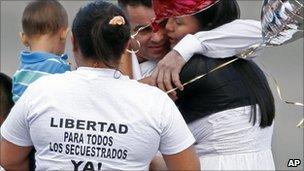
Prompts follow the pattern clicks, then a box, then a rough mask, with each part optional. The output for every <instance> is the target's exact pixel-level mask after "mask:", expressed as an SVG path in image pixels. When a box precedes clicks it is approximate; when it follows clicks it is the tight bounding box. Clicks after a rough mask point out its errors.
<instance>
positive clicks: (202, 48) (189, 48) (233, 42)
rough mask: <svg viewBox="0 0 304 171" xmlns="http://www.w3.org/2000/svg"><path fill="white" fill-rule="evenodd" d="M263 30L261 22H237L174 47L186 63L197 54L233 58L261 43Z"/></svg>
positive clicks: (200, 33) (185, 39)
mask: <svg viewBox="0 0 304 171" xmlns="http://www.w3.org/2000/svg"><path fill="white" fill-rule="evenodd" d="M261 30H262V29H261V25H260V22H259V21H255V20H235V21H233V22H231V23H227V24H225V25H223V26H220V27H218V28H216V29H213V30H210V31H201V32H198V33H196V34H195V35H187V36H186V37H185V38H184V39H183V40H181V41H180V42H179V43H178V44H177V45H176V46H175V47H174V50H176V51H177V52H178V53H180V54H181V56H183V58H184V59H185V60H186V61H188V60H189V59H190V58H191V57H192V55H193V54H195V53H199V54H202V55H205V56H208V57H212V58H226V57H231V56H234V55H238V54H239V53H241V52H242V51H244V50H246V49H247V48H248V47H250V46H252V45H254V44H259V43H261V42H262V32H261ZM189 42H191V43H189ZM256 55H257V54H254V56H256Z"/></svg>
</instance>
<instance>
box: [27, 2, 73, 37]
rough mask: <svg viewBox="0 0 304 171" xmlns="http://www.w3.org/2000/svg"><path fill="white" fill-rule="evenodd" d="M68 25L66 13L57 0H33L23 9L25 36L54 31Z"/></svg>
mask: <svg viewBox="0 0 304 171" xmlns="http://www.w3.org/2000/svg"><path fill="white" fill-rule="evenodd" d="M62 27H68V14H67V12H66V10H65V9H64V7H63V6H62V5H61V4H60V3H59V2H58V1H57V0H34V1H31V2H30V3H29V4H28V5H27V6H26V7H25V9H24V12H23V15H22V28H23V31H24V33H25V34H26V35H27V36H34V35H43V34H48V33H51V34H52V33H56V32H57V31H59V29H60V28H62Z"/></svg>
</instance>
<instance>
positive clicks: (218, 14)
mask: <svg viewBox="0 0 304 171" xmlns="http://www.w3.org/2000/svg"><path fill="white" fill-rule="evenodd" d="M194 17H195V18H196V19H197V20H198V22H199V24H200V30H202V31H207V30H211V29H214V28H217V27H219V26H221V25H224V24H226V23H229V22H231V21H233V20H235V19H238V18H240V10H239V6H238V3H237V1H236V0H219V1H218V2H217V3H216V4H214V5H213V6H211V7H210V8H208V9H206V10H204V11H202V12H199V13H197V14H195V15H194Z"/></svg>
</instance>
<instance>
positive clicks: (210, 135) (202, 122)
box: [188, 106, 275, 170]
mask: <svg viewBox="0 0 304 171" xmlns="http://www.w3.org/2000/svg"><path fill="white" fill-rule="evenodd" d="M250 109H251V107H250V106H247V107H240V108H235V109H231V110H226V111H223V112H219V113H215V114H212V115H210V116H207V117H204V118H202V119H199V120H196V121H194V122H192V123H190V124H188V127H189V128H190V130H191V132H192V134H193V135H194V137H195V139H196V144H195V147H196V149H197V153H198V156H199V157H200V162H201V169H202V170H274V169H275V167H274V162H273V156H272V152H271V138H272V133H273V126H270V127H266V128H264V129H262V128H260V127H259V123H260V117H258V119H257V123H256V124H255V125H254V126H253V124H252V122H249V120H250V114H251V110H250ZM258 116H259V115H258Z"/></svg>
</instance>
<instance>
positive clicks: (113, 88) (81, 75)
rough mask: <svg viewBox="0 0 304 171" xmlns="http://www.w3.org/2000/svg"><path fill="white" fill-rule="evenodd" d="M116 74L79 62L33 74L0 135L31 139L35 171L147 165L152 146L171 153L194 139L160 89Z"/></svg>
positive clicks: (25, 143)
mask: <svg viewBox="0 0 304 171" xmlns="http://www.w3.org/2000/svg"><path fill="white" fill-rule="evenodd" d="M114 75H116V76H117V75H119V73H118V72H116V71H114V70H110V69H94V68H83V67H80V68H78V69H77V70H76V71H72V72H66V73H65V74H56V75H53V76H46V77H44V78H41V79H39V80H38V81H36V82H35V83H33V84H31V85H30V86H29V88H28V90H27V91H26V92H25V93H24V95H23V96H22V97H21V98H20V99H19V101H18V102H17V103H16V104H15V106H14V107H13V109H12V111H11V113H10V114H9V116H8V118H7V119H6V121H5V122H4V124H3V125H2V127H1V134H2V136H3V137H4V138H5V139H7V140H8V141H10V142H12V143H14V144H16V145H19V146H31V145H34V146H35V149H36V150H37V152H36V156H35V158H36V166H37V167H36V169H37V170H74V169H78V170H83V169H84V170H90V168H92V167H93V168H94V169H92V170H101V169H102V170H122V169H123V170H147V169H148V166H149V163H150V161H151V160H152V158H153V157H154V156H155V154H156V152H157V151H158V150H159V151H160V152H161V153H163V154H167V155H171V154H176V153H178V152H181V151H182V150H185V149H186V148H188V147H189V146H190V145H192V144H193V143H194V138H193V136H192V134H191V132H190V130H189V129H188V127H187V125H186V123H185V121H184V120H183V118H182V116H181V114H180V113H179V111H178V109H177V108H176V106H175V104H174V102H173V101H172V100H171V99H170V98H169V97H168V96H167V95H166V94H165V93H163V92H162V91H161V90H159V89H158V88H155V87H151V86H148V85H144V84H141V83H138V82H137V81H135V80H130V79H129V78H128V77H126V76H121V77H120V78H119V79H114V78H113V77H114ZM77 137H78V138H77ZM90 137H91V138H90ZM96 137H97V141H95V140H96ZM83 149H85V150H83ZM82 150H83V151H82ZM83 152H84V153H83ZM82 153H83V154H82ZM73 162H74V164H73ZM78 165H79V166H78Z"/></svg>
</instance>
